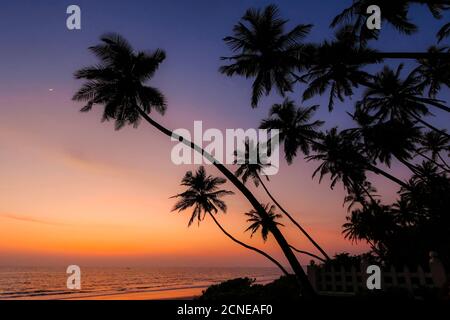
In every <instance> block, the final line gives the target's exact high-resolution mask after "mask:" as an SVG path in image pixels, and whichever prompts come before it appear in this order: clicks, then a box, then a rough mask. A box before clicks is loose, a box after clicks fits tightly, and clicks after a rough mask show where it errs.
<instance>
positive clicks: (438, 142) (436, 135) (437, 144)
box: [419, 131, 450, 168]
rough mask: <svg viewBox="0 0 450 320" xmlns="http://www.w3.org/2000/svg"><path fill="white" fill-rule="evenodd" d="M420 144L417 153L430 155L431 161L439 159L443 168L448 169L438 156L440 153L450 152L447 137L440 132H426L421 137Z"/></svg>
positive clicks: (442, 159)
mask: <svg viewBox="0 0 450 320" xmlns="http://www.w3.org/2000/svg"><path fill="white" fill-rule="evenodd" d="M420 144H421V146H422V147H421V148H419V152H423V153H428V152H429V153H431V159H432V160H433V161H437V159H438V158H439V160H441V162H442V164H443V165H444V166H446V167H447V168H450V167H449V165H448V164H447V162H446V161H445V160H444V158H443V157H442V156H441V154H440V153H441V152H447V153H448V152H450V138H449V137H448V135H444V134H442V133H440V132H435V131H428V132H426V133H425V134H424V135H423V136H422V139H421V141H420Z"/></svg>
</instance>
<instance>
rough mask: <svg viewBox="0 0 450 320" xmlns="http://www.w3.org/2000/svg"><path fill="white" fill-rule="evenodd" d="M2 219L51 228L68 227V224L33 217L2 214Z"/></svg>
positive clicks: (0, 215)
mask: <svg viewBox="0 0 450 320" xmlns="http://www.w3.org/2000/svg"><path fill="white" fill-rule="evenodd" d="M0 217H2V218H5V219H10V220H16V221H23V222H31V223H40V224H46V225H51V226H68V224H64V223H60V222H55V221H50V220H45V219H36V218H32V217H27V216H20V215H15V214H0Z"/></svg>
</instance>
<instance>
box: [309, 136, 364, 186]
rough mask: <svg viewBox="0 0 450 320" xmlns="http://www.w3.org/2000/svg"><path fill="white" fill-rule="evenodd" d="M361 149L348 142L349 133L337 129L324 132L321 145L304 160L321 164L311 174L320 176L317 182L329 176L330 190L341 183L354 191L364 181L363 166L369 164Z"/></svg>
mask: <svg viewBox="0 0 450 320" xmlns="http://www.w3.org/2000/svg"><path fill="white" fill-rule="evenodd" d="M361 148H362V146H361V145H358V144H355V143H354V140H353V139H352V140H350V132H338V131H337V128H332V129H331V130H329V131H327V132H326V134H325V135H324V137H323V138H322V142H321V144H320V145H319V144H318V145H315V146H314V151H315V154H313V155H310V156H307V157H306V159H307V160H308V161H312V160H314V161H320V162H321V164H320V165H319V167H318V168H317V169H316V170H315V171H314V173H313V177H315V176H316V175H317V174H319V175H320V177H319V182H321V181H322V179H323V177H324V176H325V175H327V174H330V179H331V188H332V189H333V188H334V186H335V185H336V183H337V182H339V181H342V184H343V185H344V187H345V188H346V189H348V190H355V189H357V188H358V187H357V186H360V185H362V183H363V182H364V181H366V175H365V165H364V164H365V163H368V162H369V161H368V159H364V157H363V156H362V152H361V151H360V150H361Z"/></svg>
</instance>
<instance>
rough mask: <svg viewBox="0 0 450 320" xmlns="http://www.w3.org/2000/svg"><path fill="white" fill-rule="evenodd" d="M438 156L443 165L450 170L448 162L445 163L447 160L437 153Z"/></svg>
mask: <svg viewBox="0 0 450 320" xmlns="http://www.w3.org/2000/svg"><path fill="white" fill-rule="evenodd" d="M437 156H438V158H439V159H441V161H442V163H443V164H444V165H445V166H446V167H447V168H449V169H450V166H449V165H448V164H447V162H445V160H444V159H443V158H442V156H441V155H440V154H439V152H438V153H437Z"/></svg>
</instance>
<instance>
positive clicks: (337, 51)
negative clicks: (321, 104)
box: [300, 26, 381, 111]
mask: <svg viewBox="0 0 450 320" xmlns="http://www.w3.org/2000/svg"><path fill="white" fill-rule="evenodd" d="M357 43H358V40H357V37H356V36H355V34H354V33H353V32H352V30H351V28H349V27H348V26H347V27H344V28H342V29H341V30H339V31H338V32H337V33H336V35H335V40H333V41H331V42H329V41H325V42H323V43H322V44H321V45H320V46H317V48H316V50H315V51H314V54H313V56H312V58H311V60H312V61H311V67H309V68H308V70H307V71H306V73H305V74H304V75H302V76H301V78H300V79H301V80H302V81H304V82H306V83H308V87H307V88H306V90H305V91H304V92H303V99H304V100H307V99H310V98H312V97H313V96H315V95H317V94H319V95H322V94H323V93H324V92H325V91H327V90H329V102H328V109H329V110H330V111H331V110H333V107H334V102H335V99H336V98H338V99H339V100H340V101H341V102H342V101H344V97H349V96H352V95H353V90H354V88H358V86H359V85H360V84H363V85H367V83H369V80H370V79H371V75H369V74H368V73H367V72H366V71H364V70H363V68H364V67H365V66H367V65H368V64H373V63H378V62H380V61H381V60H380V59H379V58H377V57H376V55H375V51H374V50H372V49H369V48H367V47H366V46H361V45H360V46H358V45H357Z"/></svg>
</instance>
